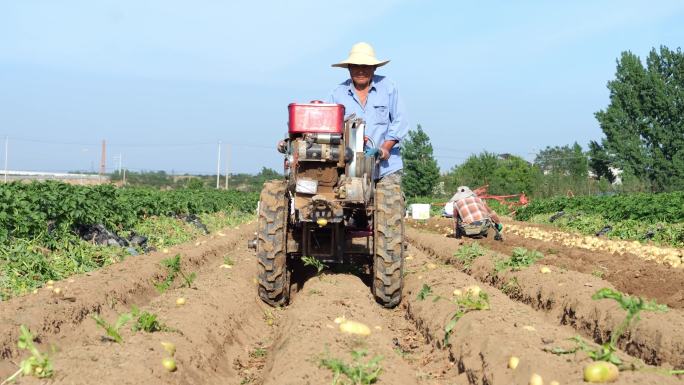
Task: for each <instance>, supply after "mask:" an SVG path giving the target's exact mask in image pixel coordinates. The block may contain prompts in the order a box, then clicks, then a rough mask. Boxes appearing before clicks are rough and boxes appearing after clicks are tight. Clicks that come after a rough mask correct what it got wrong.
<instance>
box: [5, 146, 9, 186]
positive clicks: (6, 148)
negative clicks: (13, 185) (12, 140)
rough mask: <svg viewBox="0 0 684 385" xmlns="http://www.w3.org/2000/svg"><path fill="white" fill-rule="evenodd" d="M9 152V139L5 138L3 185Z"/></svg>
mask: <svg viewBox="0 0 684 385" xmlns="http://www.w3.org/2000/svg"><path fill="white" fill-rule="evenodd" d="M8 151H9V137H7V136H5V183H7V153H8Z"/></svg>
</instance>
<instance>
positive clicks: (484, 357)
mask: <svg viewBox="0 0 684 385" xmlns="http://www.w3.org/2000/svg"><path fill="white" fill-rule="evenodd" d="M409 251H410V253H411V254H412V256H413V259H411V260H410V261H409V264H408V268H409V270H410V271H413V273H411V274H409V275H408V276H407V279H406V287H405V294H406V296H405V299H404V302H403V303H402V306H403V307H405V308H406V310H407V312H408V314H409V316H410V317H411V318H412V319H413V320H414V322H415V323H416V324H417V325H418V326H419V328H420V330H422V332H423V333H424V335H425V336H426V338H428V339H429V340H430V341H432V343H433V344H435V345H436V346H440V347H445V349H446V350H448V351H449V353H450V356H451V359H452V360H453V362H454V364H455V367H456V368H457V373H458V374H457V377H456V380H458V383H468V384H508V383H516V384H525V383H528V381H529V380H530V377H531V376H532V374H534V373H536V374H538V375H540V376H541V377H542V378H543V379H544V381H545V382H544V383H549V382H550V381H552V380H557V381H559V382H560V383H562V384H580V383H584V382H583V381H582V368H583V366H584V365H585V364H587V363H589V362H591V360H590V359H588V357H587V356H586V355H585V354H583V353H576V354H574V355H565V356H558V355H554V354H551V353H549V352H546V351H544V349H548V348H552V347H554V346H557V345H563V343H564V341H565V340H566V339H567V338H569V337H571V336H572V335H573V334H574V331H573V330H572V329H571V328H569V327H567V326H560V325H556V324H555V322H553V320H549V319H548V317H546V316H545V314H543V313H538V312H535V311H534V310H532V309H530V308H529V307H528V306H525V305H523V304H520V303H516V302H515V301H512V300H511V299H510V298H508V297H507V296H506V295H505V294H503V293H501V292H499V291H498V290H497V289H496V288H494V287H491V286H486V285H483V286H482V289H483V290H484V291H485V292H487V293H488V295H489V303H490V306H491V309H490V310H478V311H472V312H469V313H466V314H465V315H464V316H463V317H462V318H460V319H459V320H458V321H457V322H456V324H455V327H454V329H453V331H452V332H451V335H450V337H449V340H448V343H446V344H445V343H444V337H445V331H444V326H445V325H446V324H447V322H448V321H449V319H450V318H451V316H452V314H453V312H454V310H455V305H454V304H453V303H450V302H448V301H445V300H439V301H437V302H433V301H432V300H430V299H426V300H422V301H421V300H419V299H418V298H417V293H418V292H419V291H420V290H421V288H422V286H423V285H424V284H427V285H429V286H430V287H431V288H432V289H433V291H434V292H435V293H437V294H439V295H442V296H444V297H447V298H449V297H451V292H452V291H453V290H454V288H462V287H464V286H467V285H473V284H479V283H480V282H478V281H477V280H475V279H474V278H472V277H470V276H468V275H467V274H464V273H461V272H459V271H457V270H456V269H455V268H453V267H451V266H447V265H439V264H431V263H428V262H429V260H428V258H427V257H426V256H425V255H424V254H423V253H422V252H421V251H419V250H417V249H415V248H413V247H412V248H410V249H409ZM621 354H622V355H623V357H626V356H625V355H624V353H621ZM511 356H516V357H518V358H519V359H520V364H519V366H518V367H517V368H516V369H515V370H513V369H510V368H508V367H507V363H508V360H509V358H510V357H511ZM619 383H622V384H670V383H671V384H675V383H679V381H678V380H677V379H676V378H674V377H670V376H663V375H657V374H652V373H641V372H622V373H621V374H620V380H619Z"/></svg>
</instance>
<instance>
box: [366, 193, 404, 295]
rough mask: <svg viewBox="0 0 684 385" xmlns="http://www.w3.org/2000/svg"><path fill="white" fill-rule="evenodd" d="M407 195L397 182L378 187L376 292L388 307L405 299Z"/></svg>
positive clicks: (376, 198)
mask: <svg viewBox="0 0 684 385" xmlns="http://www.w3.org/2000/svg"><path fill="white" fill-rule="evenodd" d="M403 217H404V198H403V195H402V193H401V187H400V185H399V184H397V183H387V184H383V183H382V181H380V182H379V183H378V184H377V186H376V188H375V218H374V219H373V223H374V237H375V242H374V245H375V255H374V256H373V287H372V291H373V295H374V296H375V300H376V301H378V303H380V304H381V305H383V306H384V307H387V308H391V307H395V306H397V305H398V304H399V302H401V290H402V288H403V286H404V283H403V279H404V277H403V271H404V220H403Z"/></svg>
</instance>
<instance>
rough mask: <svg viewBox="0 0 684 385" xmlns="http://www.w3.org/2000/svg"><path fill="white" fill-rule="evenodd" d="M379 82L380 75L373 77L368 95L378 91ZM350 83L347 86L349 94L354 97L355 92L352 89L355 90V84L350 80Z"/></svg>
mask: <svg viewBox="0 0 684 385" xmlns="http://www.w3.org/2000/svg"><path fill="white" fill-rule="evenodd" d="M377 80H379V79H378V75H373V78H372V79H371V84H370V90H368V93H370V92H371V91H376V92H377V91H378V88H377ZM348 82H349V84H347V93H348V94H349V95H354V90H353V89H352V88H354V82H353V81H352V80H351V79H349V80H348Z"/></svg>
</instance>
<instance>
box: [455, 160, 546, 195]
mask: <svg viewBox="0 0 684 385" xmlns="http://www.w3.org/2000/svg"><path fill="white" fill-rule="evenodd" d="M540 177H541V171H540V170H539V168H538V167H535V166H533V165H531V164H530V163H528V162H527V161H525V160H524V159H523V158H521V157H519V156H515V155H510V154H506V155H505V156H504V155H501V156H500V155H497V154H493V153H490V152H486V151H485V152H482V153H480V154H478V155H471V156H470V157H469V158H468V159H467V160H466V161H465V162H464V163H463V164H461V165H458V166H456V167H454V168H453V169H452V170H451V172H450V173H449V174H448V175H447V176H446V181H447V188H448V189H449V190H450V191H452V192H453V191H455V190H456V188H457V187H458V186H469V187H470V188H476V187H480V186H483V185H489V192H490V193H491V194H497V195H506V194H516V193H520V192H523V191H524V192H526V193H528V194H529V193H532V192H533V191H534V188H535V186H536V185H537V184H538V181H539V178H540Z"/></svg>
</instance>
